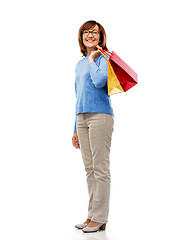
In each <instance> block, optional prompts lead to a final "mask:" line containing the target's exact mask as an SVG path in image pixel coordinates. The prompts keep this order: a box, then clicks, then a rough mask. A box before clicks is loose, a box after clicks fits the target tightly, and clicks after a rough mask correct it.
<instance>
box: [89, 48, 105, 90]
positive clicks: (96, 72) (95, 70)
mask: <svg viewBox="0 0 172 240" xmlns="http://www.w3.org/2000/svg"><path fill="white" fill-rule="evenodd" d="M99 55H100V52H98V51H95V52H93V53H92V54H91V55H90V56H89V58H88V62H89V64H88V66H89V71H90V75H91V79H92V82H93V84H94V86H95V87H96V88H102V87H104V86H105V85H106V83H107V78H108V75H107V60H106V59H105V58H104V57H101V59H100V65H99V67H98V66H97V65H96V63H95V62H94V60H95V59H96V58H97V57H98V56H99Z"/></svg>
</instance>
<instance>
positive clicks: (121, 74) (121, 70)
mask: <svg viewBox="0 0 172 240" xmlns="http://www.w3.org/2000/svg"><path fill="white" fill-rule="evenodd" d="M98 51H99V52H101V53H102V54H103V55H104V56H105V57H106V59H107V60H108V61H109V63H110V65H111V66H112V68H113V70H114V72H115V74H116V76H117V78H118V81H119V82H120V85H121V87H122V89H123V90H124V92H126V91H128V90H129V89H130V88H132V87H133V86H135V85H136V84H137V83H138V81H137V73H135V72H134V71H133V70H132V69H131V68H130V67H129V66H128V65H127V64H126V63H125V62H124V61H123V60H122V59H121V58H120V57H118V55H117V54H116V53H114V52H113V51H112V52H108V51H105V50H102V49H98Z"/></svg>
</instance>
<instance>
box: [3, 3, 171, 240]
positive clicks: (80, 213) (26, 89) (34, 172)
mask: <svg viewBox="0 0 172 240" xmlns="http://www.w3.org/2000/svg"><path fill="white" fill-rule="evenodd" d="M87 20H96V21H98V22H100V23H101V24H102V25H103V26H104V28H105V30H106V33H107V46H108V48H109V50H111V51H112V50H113V51H115V52H116V53H117V54H118V55H119V56H120V57H121V58H122V59H123V60H124V61H125V62H126V63H127V64H128V65H129V66H130V67H131V68H133V69H134V70H135V71H136V72H137V73H138V79H139V84H138V85H137V86H135V87H133V88H132V89H130V90H129V91H128V92H126V93H121V94H116V95H113V96H111V100H112V106H113V109H114V112H115V130H114V134H113V141H112V148H111V175H112V187H111V203H110V216H109V224H108V225H107V231H105V232H106V233H95V234H94V235H89V236H88V234H85V235H84V234H82V232H81V231H77V230H76V229H75V228H74V225H75V224H76V223H80V222H82V221H85V219H86V217H87V203H88V196H87V186H86V179H85V171H84V166H83V163H82V159H81V154H80V151H79V150H75V149H74V147H73V146H72V144H71V138H72V134H73V127H74V119H75V116H74V115H75V91H74V81H75V66H76V63H77V62H78V61H79V60H80V59H81V53H80V50H79V45H78V39H77V38H78V29H79V27H80V26H81V25H82V24H83V23H84V22H85V21H87ZM171 22H172V17H171V5H170V1H168V0H164V1H159V0H158V1H154V0H149V1H148V0H145V1H136V0H135V1H134V0H131V1H127V0H120V1H92V0H87V1H79V0H73V1H53V0H49V1H46V0H42V1H39V0H30V1H24V0H23V1H19V0H16V1H9V0H6V1H5V0H1V2H0V240H4V239H9V240H13V239H17V240H19V239H22V240H30V239H32V240H39V239H40V240H42V239H47V240H50V239H51V240H55V239H75V240H76V239H80V240H81V239H87V240H91V239H106V240H107V239H108V240H114V239H115V240H123V239H125V240H130V239H132V240H135V239H136V240H138V239H139V240H142V239H144V240H145V239H147V240H148V239H151V240H152V239H156V240H157V239H166V240H171V239H172V231H171V227H172V204H171V203H172V185H171V183H172V174H171V173H172V163H171V162H172V153H171V148H172V137H171V136H172V128H171V123H172V114H171V108H172V107H171V102H172V98H171V81H172V76H171V75H172V74H171V64H172V61H171V54H172V47H171V43H172V37H171V36H172V35H171ZM103 234H104V235H103ZM98 236H99V237H98Z"/></svg>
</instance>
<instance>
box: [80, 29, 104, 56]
mask: <svg viewBox="0 0 172 240" xmlns="http://www.w3.org/2000/svg"><path fill="white" fill-rule="evenodd" d="M88 31H92V33H89V32H88ZM96 33H98V34H96ZM87 34H88V35H87ZM82 36H83V44H84V45H85V46H86V49H87V53H89V52H90V51H93V50H95V49H96V46H97V45H98V44H99V41H100V33H99V27H98V25H95V26H94V28H92V29H88V30H87V31H84V32H83V35H82Z"/></svg>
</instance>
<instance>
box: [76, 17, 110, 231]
mask: <svg viewBox="0 0 172 240" xmlns="http://www.w3.org/2000/svg"><path fill="white" fill-rule="evenodd" d="M78 37H79V45H80V50H81V53H82V54H83V56H84V58H82V59H81V60H80V61H79V62H78V63H77V65H76V71H75V72H76V77H75V91H76V120H75V127H74V133H73V137H72V143H73V145H74V147H75V148H76V149H77V148H80V150H81V155H82V159H83V163H84V167H85V171H86V179H87V186H88V194H89V204H88V215H87V220H86V221H85V222H84V223H82V224H77V225H75V227H76V228H78V229H82V230H83V232H96V231H98V230H105V227H106V223H107V222H108V215H109V196H110V182H111V176H110V161H109V154H110V147H111V139H112V132H113V126H114V119H113V118H114V117H113V115H114V114H113V109H112V106H111V101H110V97H109V96H108V91H107V60H106V59H105V58H104V57H103V55H102V54H100V52H99V51H97V48H102V49H104V50H108V49H107V47H106V33H105V30H104V28H103V27H102V25H101V24H100V23H98V22H96V21H87V22H85V23H84V24H83V25H82V26H81V27H80V29H79V35H78Z"/></svg>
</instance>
